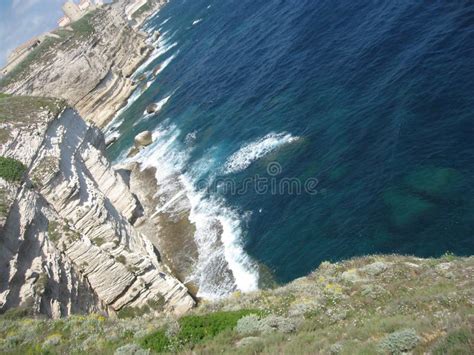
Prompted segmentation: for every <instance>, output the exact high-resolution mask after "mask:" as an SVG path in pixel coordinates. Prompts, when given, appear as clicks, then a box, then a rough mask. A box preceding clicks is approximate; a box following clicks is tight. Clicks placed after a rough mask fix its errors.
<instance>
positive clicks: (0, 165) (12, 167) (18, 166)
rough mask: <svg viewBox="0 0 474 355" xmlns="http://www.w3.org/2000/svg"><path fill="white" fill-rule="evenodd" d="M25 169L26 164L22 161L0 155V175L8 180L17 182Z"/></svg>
mask: <svg viewBox="0 0 474 355" xmlns="http://www.w3.org/2000/svg"><path fill="white" fill-rule="evenodd" d="M25 171H26V166H24V165H23V163H22V162H20V161H18V160H16V159H12V158H5V157H0V177H2V178H4V179H5V180H7V181H10V182H17V181H20V180H21V177H22V176H23V174H24V173H25Z"/></svg>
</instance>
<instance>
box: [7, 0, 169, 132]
mask: <svg viewBox="0 0 474 355" xmlns="http://www.w3.org/2000/svg"><path fill="white" fill-rule="evenodd" d="M127 3H128V2H127V1H124V0H121V1H116V2H114V3H113V4H111V5H106V6H104V7H102V8H100V9H98V10H95V11H94V12H93V13H91V14H89V15H86V16H85V17H84V18H83V19H81V20H79V21H78V22H77V23H75V24H73V25H71V27H70V28H66V29H62V30H57V31H55V32H53V33H52V34H51V37H49V38H47V39H46V40H45V41H44V42H43V43H42V44H41V45H40V47H39V48H38V49H37V50H36V51H35V58H34V60H30V61H28V59H27V60H26V61H25V62H24V63H23V64H22V65H23V69H22V70H17V71H16V72H15V73H13V74H12V75H9V76H7V78H6V80H3V82H0V86H1V87H2V89H1V91H3V92H7V93H10V94H15V95H34V96H47V97H58V98H62V99H65V100H66V101H67V102H68V104H69V105H71V106H73V107H75V108H76V109H77V110H78V112H79V113H80V114H81V116H82V117H83V118H84V119H86V120H87V121H89V122H94V123H95V124H96V125H97V126H99V127H103V126H105V124H106V123H107V122H108V121H110V120H111V119H112V117H113V116H114V114H115V113H116V112H117V111H118V110H119V109H120V107H121V106H122V105H123V104H124V102H125V101H126V99H127V98H128V97H129V96H130V95H131V93H132V91H133V90H134V89H135V88H136V85H137V83H136V82H135V81H134V80H133V79H132V78H131V75H132V74H133V72H134V71H135V70H136V68H137V67H138V66H139V65H140V64H141V63H142V62H143V61H144V60H145V59H146V57H147V56H148V55H149V53H150V51H151V50H152V48H151V47H150V46H149V45H148V44H147V43H146V35H145V34H144V33H141V32H140V31H138V30H136V29H133V28H132V27H131V25H130V24H129V23H128V21H127V20H126V16H125V14H124V8H125V5H126V4H127ZM162 3H163V1H161V0H154V1H151V2H150V5H151V10H150V11H148V12H147V13H148V14H149V13H153V12H154V11H156V10H157V9H159V7H160V6H161V4H162ZM142 17H143V16H142ZM142 20H143V18H142ZM30 59H31V58H30Z"/></svg>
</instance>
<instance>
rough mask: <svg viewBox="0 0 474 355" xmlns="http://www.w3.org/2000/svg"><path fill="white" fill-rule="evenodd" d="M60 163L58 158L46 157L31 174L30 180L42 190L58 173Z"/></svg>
mask: <svg viewBox="0 0 474 355" xmlns="http://www.w3.org/2000/svg"><path fill="white" fill-rule="evenodd" d="M58 165H59V161H58V159H57V158H56V157H52V156H46V157H43V158H42V159H41V161H40V162H39V163H38V164H37V165H36V166H35V167H34V168H33V170H32V171H31V172H30V179H31V181H32V182H33V184H34V186H35V187H37V188H41V187H43V186H44V184H47V183H48V182H49V181H50V180H51V178H52V177H53V175H54V174H55V173H56V172H57V171H58V169H57V167H58Z"/></svg>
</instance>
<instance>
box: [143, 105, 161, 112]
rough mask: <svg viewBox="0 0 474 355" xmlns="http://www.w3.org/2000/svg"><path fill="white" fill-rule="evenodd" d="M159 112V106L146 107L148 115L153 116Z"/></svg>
mask: <svg viewBox="0 0 474 355" xmlns="http://www.w3.org/2000/svg"><path fill="white" fill-rule="evenodd" d="M157 110H158V105H157V104H150V105H148V106H147V107H146V113H148V114H151V113H155V112H156V111H157Z"/></svg>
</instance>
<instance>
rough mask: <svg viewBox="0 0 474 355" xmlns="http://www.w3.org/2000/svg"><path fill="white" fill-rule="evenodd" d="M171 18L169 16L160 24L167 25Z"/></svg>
mask: <svg viewBox="0 0 474 355" xmlns="http://www.w3.org/2000/svg"><path fill="white" fill-rule="evenodd" d="M169 20H171V17H168V18H167V19H166V20H164V21H163V22H162V23H160V26H163V25H165V24H166V23H167V22H168V21H169Z"/></svg>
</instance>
